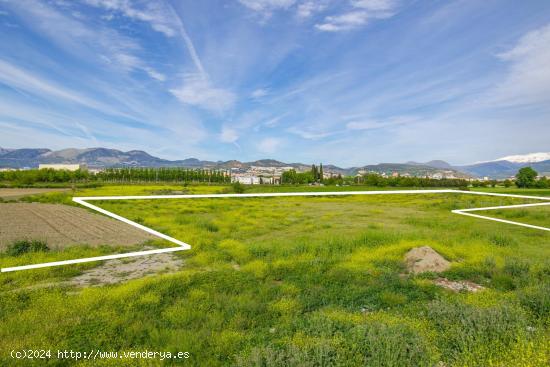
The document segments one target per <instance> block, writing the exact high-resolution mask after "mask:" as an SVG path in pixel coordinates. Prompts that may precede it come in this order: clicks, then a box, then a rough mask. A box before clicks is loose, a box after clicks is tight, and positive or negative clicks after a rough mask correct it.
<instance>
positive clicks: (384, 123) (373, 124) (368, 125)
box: [346, 116, 419, 130]
mask: <svg viewBox="0 0 550 367" xmlns="http://www.w3.org/2000/svg"><path fill="white" fill-rule="evenodd" d="M418 121H419V119H418V118H417V117H413V116H397V117H393V118H390V119H386V120H380V121H378V120H368V119H367V120H357V121H350V122H348V123H347V124H346V129H347V130H374V129H381V128H388V127H392V126H398V125H403V124H408V123H415V122H418Z"/></svg>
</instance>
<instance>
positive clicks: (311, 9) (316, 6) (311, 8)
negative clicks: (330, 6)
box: [296, 0, 327, 19]
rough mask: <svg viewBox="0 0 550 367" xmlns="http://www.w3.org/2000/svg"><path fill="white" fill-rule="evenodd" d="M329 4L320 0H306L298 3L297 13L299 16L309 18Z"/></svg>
mask: <svg viewBox="0 0 550 367" xmlns="http://www.w3.org/2000/svg"><path fill="white" fill-rule="evenodd" d="M326 7H327V5H326V4H325V3H324V2H323V1H320V0H316V1H305V2H303V3H301V4H300V5H298V9H297V11H296V15H297V16H298V18H303V19H304V18H309V17H311V16H313V15H314V14H315V13H318V12H320V11H323V10H324V9H325V8H326Z"/></svg>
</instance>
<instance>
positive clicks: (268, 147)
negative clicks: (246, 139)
mask: <svg viewBox="0 0 550 367" xmlns="http://www.w3.org/2000/svg"><path fill="white" fill-rule="evenodd" d="M283 143H284V142H283V140H282V139H279V138H271V137H269V138H264V139H262V140H260V142H259V143H258V144H257V149H258V151H260V152H262V153H265V154H273V153H275V152H277V150H278V149H280V148H281V146H282V145H283Z"/></svg>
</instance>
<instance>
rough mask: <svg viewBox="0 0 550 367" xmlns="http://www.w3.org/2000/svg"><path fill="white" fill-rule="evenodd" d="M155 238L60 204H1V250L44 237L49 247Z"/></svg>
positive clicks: (116, 243)
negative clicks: (24, 240)
mask: <svg viewBox="0 0 550 367" xmlns="http://www.w3.org/2000/svg"><path fill="white" fill-rule="evenodd" d="M153 238H155V237H154V236H153V235H150V234H149V233H147V232H144V231H141V230H139V229H137V228H134V227H132V226H129V225H127V224H126V223H123V222H119V221H117V220H114V219H111V218H108V217H106V216H103V215H99V214H95V213H91V212H89V211H88V210H86V209H82V208H77V207H74V206H69V205H60V204H41V203H4V204H0V251H1V250H3V249H5V248H6V247H7V246H8V245H9V244H10V243H12V242H14V241H17V240H22V239H30V240H43V241H45V242H46V243H47V244H48V246H49V247H50V248H64V247H66V246H68V245H75V244H87V245H92V246H94V245H114V246H130V245H136V244H140V243H143V242H145V241H147V240H150V239H153Z"/></svg>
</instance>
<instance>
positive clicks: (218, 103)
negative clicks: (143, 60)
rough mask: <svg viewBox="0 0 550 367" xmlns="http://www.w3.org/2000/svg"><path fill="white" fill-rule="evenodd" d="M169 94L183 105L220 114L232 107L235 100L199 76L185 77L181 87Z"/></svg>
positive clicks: (188, 75)
mask: <svg viewBox="0 0 550 367" xmlns="http://www.w3.org/2000/svg"><path fill="white" fill-rule="evenodd" d="M170 92H171V93H172V94H173V95H174V96H176V97H177V98H178V99H179V100H180V101H181V102H183V103H185V104H188V105H192V106H197V107H201V108H203V109H206V110H211V111H214V112H222V111H225V110H227V109H229V108H231V107H233V105H234V103H235V100H236V96H235V94H233V93H232V92H230V91H228V90H225V89H222V88H216V87H214V86H212V85H211V83H210V81H209V80H208V79H207V78H206V77H205V76H202V75H200V74H187V75H185V76H184V82H183V85H182V86H181V87H180V88H176V89H171V90H170Z"/></svg>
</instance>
